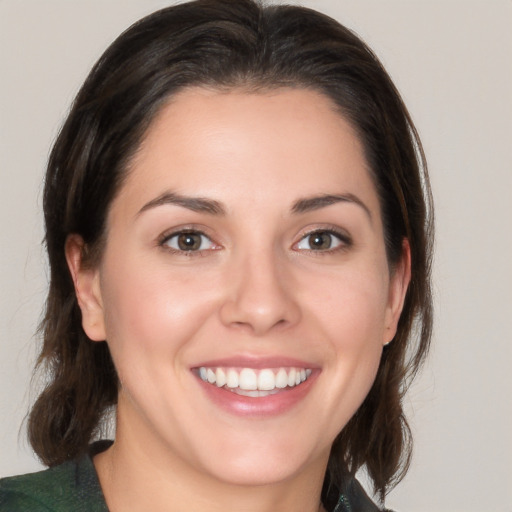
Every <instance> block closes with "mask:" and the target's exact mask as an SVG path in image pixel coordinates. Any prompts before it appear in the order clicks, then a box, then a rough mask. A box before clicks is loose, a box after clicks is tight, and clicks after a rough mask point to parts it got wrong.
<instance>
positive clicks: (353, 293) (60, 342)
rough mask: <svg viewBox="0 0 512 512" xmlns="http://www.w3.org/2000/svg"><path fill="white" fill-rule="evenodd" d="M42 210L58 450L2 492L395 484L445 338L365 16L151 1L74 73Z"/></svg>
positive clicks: (128, 495)
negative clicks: (416, 403)
mask: <svg viewBox="0 0 512 512" xmlns="http://www.w3.org/2000/svg"><path fill="white" fill-rule="evenodd" d="M44 211H45V221H46V243H47V249H48V254H49V260H50V269H51V278H50V290H49V295H48V301H47V310H46V316H45V320H44V322H43V332H44V345H43V349H42V352H41V356H40V364H41V365H44V366H45V367H46V368H48V369H49V371H50V375H51V378H50V381H49V384H48V386H47V388H46V389H45V390H44V391H43V392H42V393H41V395H40V397H39V399H38V400H37V402H36V403H35V405H34V407H33V410H32V412H31V415H30V420H29V436H30V441H31V443H32V446H33V447H34V450H35V451H36V453H37V454H38V455H39V457H40V458H41V460H42V461H43V462H44V463H45V464H47V465H48V466H50V469H49V470H47V471H45V472H41V473H37V474H34V475H26V476H21V477H14V478H11V479H5V480H4V481H2V483H1V485H0V510H2V511H3V510H9V511H15V510H32V511H34V510H110V511H111V512H116V511H124V510H130V511H138V510H154V511H177V510H187V511H195V510H205V509H207V510H220V509H222V510H247V511H269V510H279V511H292V510H293V511H296V510H300V511H304V512H309V511H315V512H316V511H318V510H322V511H336V512H341V511H351V510H357V511H367V510H368V511H372V510H377V507H376V506H375V505H374V504H373V503H372V502H371V501H370V500H369V498H368V497H367V496H366V494H365V493H364V491H363V490H362V488H361V487H360V486H359V484H358V483H357V481H356V480H355V479H354V475H355V472H356V471H357V470H358V469H360V468H362V467H365V468H366V470H367V472H368V474H369V476H370V478H371V479H372V481H373V483H374V487H375V491H376V493H377V495H378V496H379V498H380V500H381V502H382V504H383V502H384V497H385V495H386V493H387V491H388V490H389V489H390V488H391V486H393V485H394V484H395V483H396V482H397V481H399V480H400V478H401V477H402V476H403V475H404V474H405V472H406V470H407V467H408V463H409V458H410V448H411V441H410V435H409V430H408V427H407V423H406V420H405V418H404V416H403V411H402V408H401V399H402V397H403V394H404V392H405V390H406V388H407V384H408V383H409V382H410V378H411V377H413V376H414V374H415V373H416V371H417V370H418V368H419V366H420V365H421V362H422V360H423V359H424V357H425V355H426V352H427V350H428V344H429V339H430V331H431V297H430V288H429V270H430V247H431V218H430V217H431V199H430V191H429V187H428V178H427V175H426V169H425V163H424V159H423V155H422V152H421V144H420V142H419V139H418V137H417V134H416V131H415V129H414V126H413V124H412V122H411V120H410V118H409V115H408V113H407V110H406V108H405V106H404V105H403V103H402V101H401V99H400V97H399V94H398V93H397V91H396V89H395V88H394V86H393V84H392V82H391V81H390V79H389V77H388V75H387V74H386V72H385V71H384V69H383V68H382V66H381V65H380V63H379V62H378V61H377V59H376V58H375V56H374V55H373V54H372V53H371V51H370V50H369V49H368V48H367V47H366V46H365V45H364V44H363V43H362V42H361V41H360V40H359V39H358V38H357V37H356V36H354V35H353V34H352V33H351V32H350V31H348V30H347V29H345V28H344V27H342V26H341V25H339V24H338V23H337V22H335V21H333V20H332V19H330V18H328V17H326V16H324V15H321V14H319V13H316V12H314V11H311V10H308V9H304V8H300V7H290V6H273V7H270V6H269V7H262V6H261V5H259V4H258V3H255V2H253V1H252V0H240V1H236V2H233V1H228V0H199V1H196V2H190V3H185V4H181V5H178V6H174V7H170V8H168V9H164V10H162V11H159V12H156V13H154V14H153V15H151V16H149V17H148V18H145V19H144V20H141V21H140V22H138V23H137V24H135V25H134V26H133V27H131V28H130V29H129V30H128V31H126V32H125V33H124V34H122V35H121V36H120V37H119V38H118V39H117V40H116V41H115V42H114V43H113V44H112V46H111V47H110V48H109V49H108V50H107V51H106V52H105V54H104V55H103V56H102V57H101V59H100V60H99V62H98V63H97V64H96V66H95V67H94V69H93V70H92V72H91V73H90V75H89V77H88V78H87V80H86V82H85V83H84V85H83V87H82V89H81V91H80V92H79V94H78V96H77V98H76V100H75V103H74V105H73V108H72V110H71V112H70V114H69V116H68V118H67V120H66V122H65V124H64V126H63V128H62V130H61V133H60V135H59V137H58V139H57V141H56V143H55V146H54V148H53V151H52V154H51V157H50V161H49V164H48V171H47V176H46V184H45V192H44ZM415 327H416V331H415V332H416V333H417V339H413V336H412V331H413V328H415ZM112 408H115V410H116V435H115V441H114V442H113V443H111V442H100V443H93V444H91V442H92V441H93V440H95V439H98V438H99V437H101V436H100V432H101V427H102V425H103V423H104V419H105V417H106V415H107V414H108V412H109V411H111V410H112Z"/></svg>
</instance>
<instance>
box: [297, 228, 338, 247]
mask: <svg viewBox="0 0 512 512" xmlns="http://www.w3.org/2000/svg"><path fill="white" fill-rule="evenodd" d="M343 243H346V241H345V240H343V237H342V236H341V235H338V234H336V233H333V232H331V231H314V232H313V233H309V234H308V235H306V236H305V237H304V238H302V239H301V240H300V241H299V243H298V244H297V249H301V250H306V251H328V250H331V249H335V248H336V247H339V246H341V245H342V244H343Z"/></svg>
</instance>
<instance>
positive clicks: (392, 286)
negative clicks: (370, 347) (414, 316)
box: [384, 238, 411, 345]
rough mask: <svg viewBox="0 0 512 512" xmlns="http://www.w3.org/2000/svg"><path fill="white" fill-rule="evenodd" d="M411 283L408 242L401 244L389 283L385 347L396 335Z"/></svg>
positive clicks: (405, 239)
mask: <svg viewBox="0 0 512 512" xmlns="http://www.w3.org/2000/svg"><path fill="white" fill-rule="evenodd" d="M410 281H411V247H410V245H409V240H407V238H404V240H403V242H402V256H401V258H400V261H399V262H398V264H397V265H396V267H395V269H394V270H393V273H392V274H391V279H390V283H389V297H388V307H387V311H386V324H385V327H386V331H385V333H384V345H387V344H388V343H389V342H390V341H391V340H392V339H393V338H394V337H395V334H396V329H397V326H398V320H399V319H400V315H401V313H402V309H403V307H404V302H405V296H406V294H407V288H408V287H409V283H410Z"/></svg>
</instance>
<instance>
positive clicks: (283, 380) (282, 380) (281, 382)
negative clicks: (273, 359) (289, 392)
mask: <svg viewBox="0 0 512 512" xmlns="http://www.w3.org/2000/svg"><path fill="white" fill-rule="evenodd" d="M286 386H288V374H287V373H286V370H285V369H284V368H280V369H279V371H278V372H277V375H276V388H279V389H283V388H285V387H286Z"/></svg>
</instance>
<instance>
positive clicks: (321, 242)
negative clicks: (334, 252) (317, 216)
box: [308, 232, 332, 250]
mask: <svg viewBox="0 0 512 512" xmlns="http://www.w3.org/2000/svg"><path fill="white" fill-rule="evenodd" d="M308 242H309V246H310V247H311V249H313V250H315V249H316V250H324V249H330V248H331V245H332V235H331V234H330V233H325V232H323V233H322V232H319V233H313V234H312V235H309V236H308Z"/></svg>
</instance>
